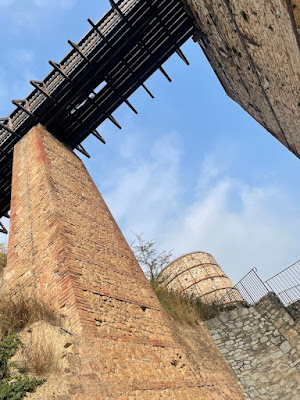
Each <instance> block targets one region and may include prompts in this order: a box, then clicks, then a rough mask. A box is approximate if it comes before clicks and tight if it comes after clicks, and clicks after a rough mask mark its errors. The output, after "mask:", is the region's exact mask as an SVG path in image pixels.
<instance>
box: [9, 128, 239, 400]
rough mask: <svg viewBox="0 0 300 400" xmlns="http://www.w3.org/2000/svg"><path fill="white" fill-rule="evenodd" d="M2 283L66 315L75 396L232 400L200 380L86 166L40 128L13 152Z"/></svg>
mask: <svg viewBox="0 0 300 400" xmlns="http://www.w3.org/2000/svg"><path fill="white" fill-rule="evenodd" d="M120 201H122V199H120ZM4 285H5V291H6V292H9V291H10V292H11V293H12V294H13V293H15V292H19V291H24V292H25V291H26V292H29V293H33V294H36V295H37V296H39V297H43V298H45V299H48V300H49V301H50V302H51V303H52V304H53V305H54V306H55V307H56V309H57V310H59V312H60V313H62V314H64V315H66V316H67V318H68V320H69V329H70V331H71V333H72V337H73V343H74V346H73V353H72V354H71V355H70V357H69V374H70V377H69V384H70V388H69V393H70V397H69V398H70V399H85V400H86V399H93V400H96V399H108V398H109V399H129V398H130V399H151V400H155V399H159V398H160V399H161V398H164V399H192V398H194V399H195V398H197V399H205V400H209V399H214V400H216V399H226V398H228V397H223V396H221V395H220V396H219V395H217V397H216V396H215V395H214V385H216V382H213V381H214V379H213V378H212V379H211V380H210V379H206V380H205V381H204V380H201V379H200V381H199V379H198V376H197V374H196V373H195V371H194V369H193V368H192V367H191V365H190V364H189V361H188V360H187V358H186V356H185V353H184V351H183V350H182V349H181V348H180V346H179V345H178V344H177V342H176V341H175V340H174V338H173V335H172V333H171V330H170V327H169V325H168V322H167V320H166V319H165V316H164V314H163V312H162V311H161V306H160V304H159V302H158V300H157V298H156V296H155V295H154V293H153V291H152V289H151V287H150V285H149V283H148V281H147V280H146V278H145V276H144V274H143V272H142V270H141V269H140V267H139V265H138V263H137V261H136V259H135V257H134V255H133V254H132V252H131V250H130V248H129V246H128V244H127V243H126V241H125V239H124V237H123V235H122V233H121V231H120V229H119V228H118V226H117V224H116V222H115V221H114V219H113V217H112V215H111V214H110V211H109V210H108V208H107V206H106V204H105V203H104V201H103V199H102V197H101V195H100V193H99V192H98V190H97V188H96V186H95V185H94V183H93V181H92V179H91V177H90V176H89V174H88V172H87V170H86V169H85V167H84V165H83V164H82V162H81V160H80V159H79V158H78V157H77V156H76V155H75V154H74V153H73V152H72V151H71V150H70V149H68V148H66V147H65V146H64V145H63V144H61V143H60V142H59V141H58V140H56V139H55V138H54V137H53V136H51V135H50V134H49V133H48V132H46V131H45V130H44V129H43V128H42V127H41V126H38V127H35V128H33V129H32V130H31V131H30V132H29V133H28V134H27V135H26V136H25V137H24V138H23V139H22V140H21V141H20V142H19V143H18V144H17V145H16V147H15V153H14V168H13V188H12V204H11V227H10V238H9V252H8V267H7V268H6V269H5V275H4ZM49 398H52V397H49ZM53 398H55V397H53ZM231 398H232V399H242V398H243V397H235V396H233V397H231Z"/></svg>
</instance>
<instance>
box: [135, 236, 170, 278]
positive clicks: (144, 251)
mask: <svg viewBox="0 0 300 400" xmlns="http://www.w3.org/2000/svg"><path fill="white" fill-rule="evenodd" d="M135 236H136V239H135V240H134V241H133V242H132V243H131V248H132V250H133V252H134V254H135V256H136V259H137V260H138V262H139V263H140V265H141V267H142V268H143V270H144V271H145V274H146V276H147V278H148V279H149V281H150V282H151V283H154V282H155V281H156V280H157V277H158V274H159V273H160V271H161V270H162V269H163V268H164V267H166V266H167V265H168V264H169V263H170V260H171V258H172V252H171V251H169V252H167V251H163V252H162V253H158V252H157V250H156V248H155V245H156V243H155V241H154V240H150V241H147V240H145V239H144V238H143V233H141V234H139V235H138V234H136V233H135Z"/></svg>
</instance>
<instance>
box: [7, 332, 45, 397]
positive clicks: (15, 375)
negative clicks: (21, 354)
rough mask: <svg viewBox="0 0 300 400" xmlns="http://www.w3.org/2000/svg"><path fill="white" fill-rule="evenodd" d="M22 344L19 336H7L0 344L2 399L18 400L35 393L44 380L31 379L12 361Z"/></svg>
mask: <svg viewBox="0 0 300 400" xmlns="http://www.w3.org/2000/svg"><path fill="white" fill-rule="evenodd" d="M20 346H22V343H21V341H20V339H19V338H18V336H17V335H13V334H11V335H7V336H5V337H4V338H3V339H2V340H1V342H0V399H1V400H18V399H22V398H23V397H25V396H26V394H27V393H28V392H34V391H35V389H36V388H37V386H39V385H41V384H42V383H44V380H43V379H36V378H31V377H29V376H28V375H27V373H26V371H25V370H24V369H22V368H17V367H16V365H15V363H12V362H10V359H11V358H12V357H13V356H14V355H15V353H16V351H17V350H18V348H19V347H20Z"/></svg>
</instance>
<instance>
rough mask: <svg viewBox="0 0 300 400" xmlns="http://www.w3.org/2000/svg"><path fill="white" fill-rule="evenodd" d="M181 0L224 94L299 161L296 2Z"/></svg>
mask: <svg viewBox="0 0 300 400" xmlns="http://www.w3.org/2000/svg"><path fill="white" fill-rule="evenodd" d="M183 1H185V3H186V4H187V5H188V7H189V9H190V10H191V12H192V14H193V16H194V17H195V20H196V23H197V25H198V27H199V29H200V32H199V35H198V37H197V38H195V39H196V40H198V41H199V43H200V44H201V47H202V49H203V50H204V52H205V54H206V56H207V58H208V60H209V62H210V63H211V65H212V67H213V69H214V70H215V72H216V74H217V76H218V78H219V79H220V81H221V83H222V85H223V87H224V89H225V91H226V92H227V94H228V95H229V96H230V97H231V98H232V99H233V100H234V101H236V102H237V103H238V104H240V105H241V106H242V107H243V108H244V109H245V110H246V111H247V112H248V113H249V114H251V115H252V116H253V117H254V118H255V119H256V120H257V121H258V122H259V123H260V124H261V125H262V126H264V127H265V128H266V129H267V130H268V131H269V132H271V133H272V135H273V136H275V138H277V139H278V140H279V141H280V142H281V143H282V144H284V145H285V146H286V147H287V148H288V149H289V150H290V151H292V152H293V153H294V154H295V155H296V156H297V157H300V130H299V125H300V52H299V48H300V47H299V46H300V39H299V33H297V29H298V32H299V31H300V1H299V0H292V1H290V0H267V1H254V0H239V1H237V0H233V1H228V0H218V1H215V0H183Z"/></svg>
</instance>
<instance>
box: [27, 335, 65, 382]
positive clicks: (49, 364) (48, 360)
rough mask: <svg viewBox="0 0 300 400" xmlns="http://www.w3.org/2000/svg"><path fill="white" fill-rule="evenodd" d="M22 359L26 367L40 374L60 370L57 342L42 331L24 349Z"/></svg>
mask: <svg viewBox="0 0 300 400" xmlns="http://www.w3.org/2000/svg"><path fill="white" fill-rule="evenodd" d="M21 359H22V364H23V366H24V368H25V369H26V370H27V371H28V372H30V373H32V374H34V375H38V376H46V375H48V374H49V373H54V372H58V371H59V362H58V356H57V350H56V346H55V343H54V342H53V340H51V338H49V337H47V336H46V333H45V332H40V333H39V334H38V335H37V336H35V337H34V338H33V339H32V340H31V341H30V342H29V343H28V344H27V345H26V347H24V348H23V349H22V352H21Z"/></svg>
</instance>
